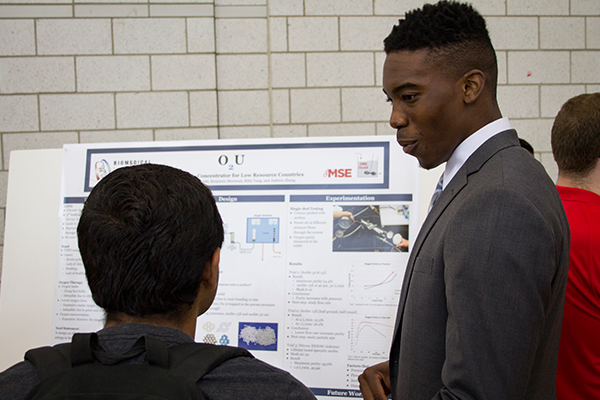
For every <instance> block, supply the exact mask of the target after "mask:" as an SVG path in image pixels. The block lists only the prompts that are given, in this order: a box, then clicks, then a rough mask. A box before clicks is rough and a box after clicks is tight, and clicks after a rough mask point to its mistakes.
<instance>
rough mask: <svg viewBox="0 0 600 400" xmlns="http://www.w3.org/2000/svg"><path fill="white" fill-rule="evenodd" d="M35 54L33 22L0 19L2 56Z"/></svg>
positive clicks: (0, 51)
mask: <svg viewBox="0 0 600 400" xmlns="http://www.w3.org/2000/svg"><path fill="white" fill-rule="evenodd" d="M34 54H35V32H34V22H33V20H20V19H17V20H9V19H0V56H25V55H34Z"/></svg>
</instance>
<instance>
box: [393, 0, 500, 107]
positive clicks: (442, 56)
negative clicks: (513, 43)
mask: <svg viewBox="0 0 600 400" xmlns="http://www.w3.org/2000/svg"><path fill="white" fill-rule="evenodd" d="M383 44H384V50H385V52H386V54H389V53H392V52H395V51H403V50H406V51H416V50H427V51H428V60H427V61H428V62H430V63H431V64H434V65H438V66H440V67H443V68H444V70H445V71H446V72H447V73H449V74H451V75H453V76H455V77H459V76H461V75H463V74H464V73H465V72H467V71H469V70H472V69H479V70H481V71H483V73H484V74H485V77H486V84H487V85H486V86H487V89H488V90H489V91H490V92H492V93H493V95H494V99H495V96H496V83H497V80H498V63H497V61H496V52H495V51H494V47H493V46H492V42H491V40H490V36H489V33H488V30H487V27H486V23H485V19H484V18H483V17H482V16H481V14H479V13H478V12H477V11H476V10H475V9H474V8H473V6H471V5H470V4H467V3H458V2H455V1H446V0H443V1H440V2H439V3H437V4H435V5H432V4H425V5H424V6H423V8H421V9H416V10H412V11H409V12H407V13H406V17H405V19H401V20H399V24H398V25H396V26H394V27H393V28H392V32H391V33H390V35H389V36H388V37H387V38H385V40H384V41H383Z"/></svg>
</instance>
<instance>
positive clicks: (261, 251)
mask: <svg viewBox="0 0 600 400" xmlns="http://www.w3.org/2000/svg"><path fill="white" fill-rule="evenodd" d="M148 162H150V163H158V164H166V165H171V166H174V167H177V168H181V169H183V170H186V171H188V172H190V173H192V174H194V175H196V176H198V177H199V178H200V179H201V180H202V181H203V182H204V183H205V184H206V185H208V186H209V187H210V188H211V189H212V191H213V194H214V196H215V199H216V200H217V205H218V207H219V211H220V213H221V215H222V217H223V221H224V227H225V242H224V243H223V246H222V251H221V267H220V274H221V277H220V284H219V291H218V294H217V298H216V300H215V302H214V304H213V306H212V307H211V309H210V310H209V311H208V312H207V313H206V314H204V315H203V316H201V317H200V318H199V319H198V324H197V332H196V340H197V341H200V342H209V343H220V344H228V345H233V346H240V347H245V348H247V349H249V350H250V351H251V352H252V353H253V354H254V355H255V356H256V357H257V358H260V359H262V360H264V361H266V362H269V363H271V364H273V365H275V366H278V367H280V368H283V369H285V370H287V371H289V372H291V373H292V374H293V375H294V376H296V377H297V378H298V379H300V380H301V381H302V382H304V383H305V384H306V385H307V386H308V387H310V388H311V389H312V390H313V392H314V393H315V394H317V395H318V396H319V397H321V396H324V397H327V396H332V397H336V396H341V397H360V392H359V391H358V382H357V376H358V375H359V374H360V373H361V372H362V371H363V370H364V368H366V367H368V366H370V365H372V364H375V363H377V362H380V361H383V360H385V359H387V356H388V351H389V346H390V342H391V335H392V332H393V327H394V320H395V316H396V307H397V303H398V298H399V294H400V288H401V284H402V278H403V276H404V270H405V267H406V263H407V260H408V248H406V247H399V246H403V245H406V244H407V243H410V241H412V240H414V238H415V237H416V233H417V230H418V223H419V219H418V213H419V203H418V199H417V193H418V176H419V173H418V166H417V162H416V160H415V159H414V158H412V157H409V156H407V155H405V154H404V153H402V150H401V149H400V147H399V146H398V145H397V144H396V143H395V138H394V137H377V136H375V137H373V136H370V137H342V138H308V139H307V138H303V139H302V140H301V141H299V140H297V139H268V140H266V139H254V140H235V141H228V140H219V141H197V142H177V143H175V144H174V143H173V142H150V143H130V144H122V143H119V144H110V145H107V144H95V145H86V144H82V145H65V148H64V154H63V176H62V188H61V198H62V203H61V209H60V212H59V235H58V236H59V243H58V248H59V251H58V263H57V274H56V286H55V291H56V294H55V301H54V312H53V327H52V342H54V343H59V342H63V341H65V340H69V339H70V337H71V335H72V334H73V333H74V332H77V331H94V330H98V329H100V328H101V327H102V318H103V315H102V312H101V311H100V310H99V309H98V308H97V307H96V306H95V305H94V303H93V302H92V300H91V297H90V295H89V289H88V287H87V283H86V281H85V275H84V272H83V267H82V265H81V261H80V258H79V253H78V249H77V241H76V232H75V229H76V226H77V221H78V217H79V213H80V212H81V209H82V207H83V201H84V200H85V198H86V196H87V195H88V194H89V191H90V190H91V189H92V188H93V186H94V185H95V184H96V183H97V182H98V181H99V179H101V178H102V177H103V176H105V175H106V174H107V173H109V172H110V171H112V170H114V169H116V168H120V167H124V166H128V165H136V164H140V163H148ZM340 213H342V214H340ZM348 213H351V214H352V217H353V219H354V221H352V219H351V218H350V217H346V216H347V215H348ZM340 215H342V217H340Z"/></svg>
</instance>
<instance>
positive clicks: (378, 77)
mask: <svg viewBox="0 0 600 400" xmlns="http://www.w3.org/2000/svg"><path fill="white" fill-rule="evenodd" d="M385 57H386V55H385V53H384V52H383V51H381V52H378V53H375V86H377V87H382V86H383V64H384V63H385Z"/></svg>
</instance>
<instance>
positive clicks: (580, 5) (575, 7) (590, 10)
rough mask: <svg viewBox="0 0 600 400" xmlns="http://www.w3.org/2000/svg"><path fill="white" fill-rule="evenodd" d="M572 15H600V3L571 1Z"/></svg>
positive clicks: (587, 0)
mask: <svg viewBox="0 0 600 400" xmlns="http://www.w3.org/2000/svg"><path fill="white" fill-rule="evenodd" d="M571 15H600V1H598V0H571Z"/></svg>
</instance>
